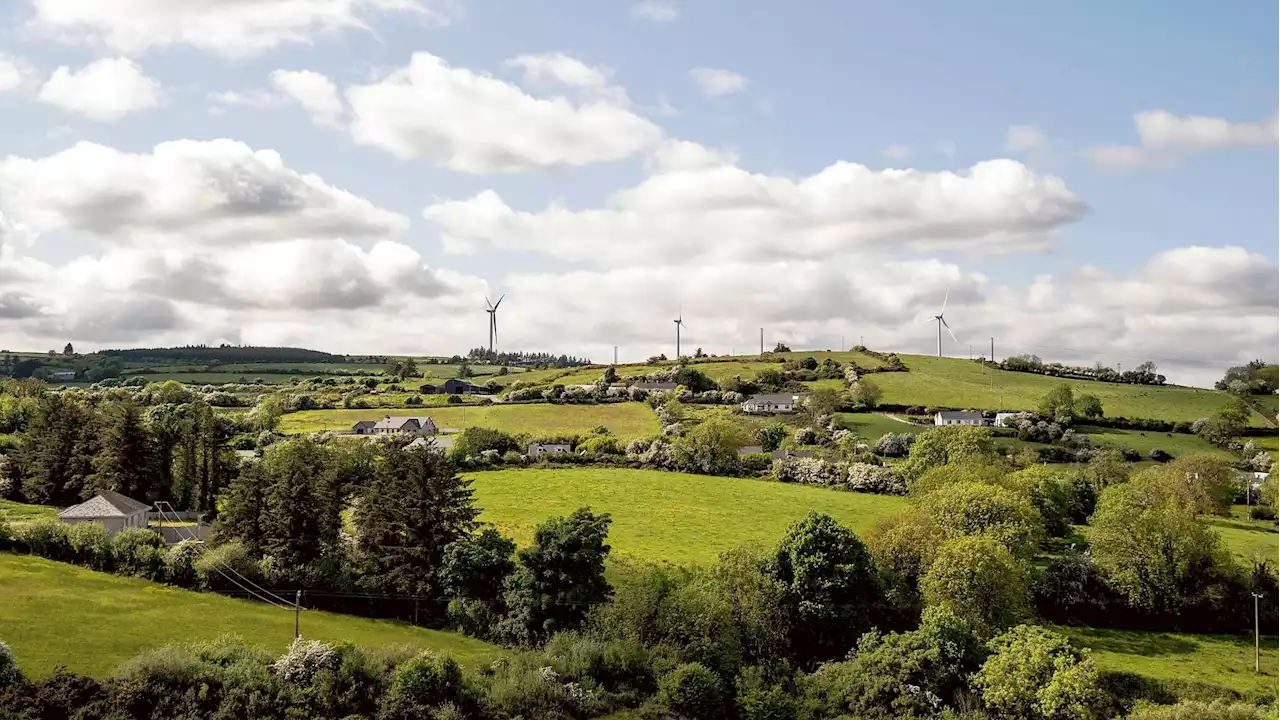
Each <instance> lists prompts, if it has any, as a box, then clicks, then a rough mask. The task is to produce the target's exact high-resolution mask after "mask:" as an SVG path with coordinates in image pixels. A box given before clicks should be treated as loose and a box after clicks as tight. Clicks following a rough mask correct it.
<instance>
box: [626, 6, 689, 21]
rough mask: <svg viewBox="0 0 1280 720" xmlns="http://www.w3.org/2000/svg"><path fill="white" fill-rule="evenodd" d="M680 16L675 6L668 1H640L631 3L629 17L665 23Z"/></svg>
mask: <svg viewBox="0 0 1280 720" xmlns="http://www.w3.org/2000/svg"><path fill="white" fill-rule="evenodd" d="M679 16H680V11H679V9H678V8H676V4H675V3H674V2H671V1H670V0H640V1H639V2H636V3H632V5H631V17H633V18H640V19H642V20H652V21H653V22H660V23H666V22H671V21H672V20H675V19H676V18H677V17H679Z"/></svg>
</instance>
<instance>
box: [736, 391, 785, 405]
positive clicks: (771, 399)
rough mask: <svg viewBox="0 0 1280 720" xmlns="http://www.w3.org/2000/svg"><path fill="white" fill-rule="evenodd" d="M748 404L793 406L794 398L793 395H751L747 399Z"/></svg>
mask: <svg viewBox="0 0 1280 720" xmlns="http://www.w3.org/2000/svg"><path fill="white" fill-rule="evenodd" d="M747 402H749V403H756V404H761V403H770V404H772V405H794V404H796V396H795V395H794V394H790V393H788V394H772V395H768V394H766V395H752V396H751V397H749V398H747Z"/></svg>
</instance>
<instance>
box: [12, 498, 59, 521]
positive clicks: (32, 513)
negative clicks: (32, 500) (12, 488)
mask: <svg viewBox="0 0 1280 720" xmlns="http://www.w3.org/2000/svg"><path fill="white" fill-rule="evenodd" d="M58 510H59V508H53V507H45V506H44V505H26V504H23V503H18V502H13V501H12V500H0V522H11V523H12V522H24V521H27V520H39V519H41V518H52V517H57V516H58Z"/></svg>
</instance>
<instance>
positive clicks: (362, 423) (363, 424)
mask: <svg viewBox="0 0 1280 720" xmlns="http://www.w3.org/2000/svg"><path fill="white" fill-rule="evenodd" d="M377 424H378V421H377V420H357V421H356V424H355V425H352V426H351V427H353V428H371V427H373V426H374V425H377Z"/></svg>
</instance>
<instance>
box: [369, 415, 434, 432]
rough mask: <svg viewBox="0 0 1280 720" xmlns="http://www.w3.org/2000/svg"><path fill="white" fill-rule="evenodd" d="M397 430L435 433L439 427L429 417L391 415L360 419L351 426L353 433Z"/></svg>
mask: <svg viewBox="0 0 1280 720" xmlns="http://www.w3.org/2000/svg"><path fill="white" fill-rule="evenodd" d="M398 432H408V433H414V434H417V435H435V434H436V433H437V432H439V429H438V428H437V427H436V424H435V422H434V421H432V419H431V418H429V417H393V416H391V415H386V416H383V418H382V419H381V420H378V421H373V420H361V421H359V422H357V423H356V424H355V425H352V426H351V433H352V434H353V435H392V434H394V433H398Z"/></svg>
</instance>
